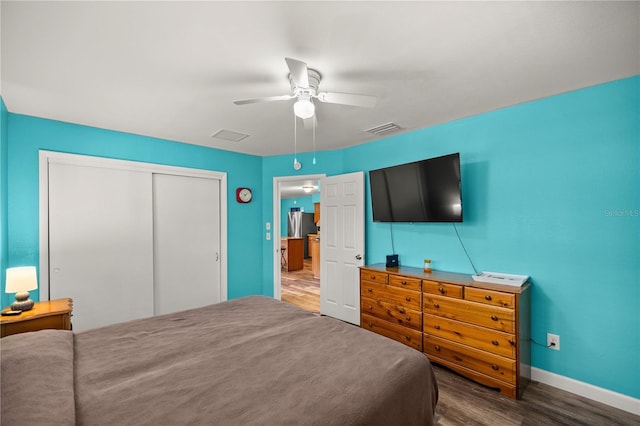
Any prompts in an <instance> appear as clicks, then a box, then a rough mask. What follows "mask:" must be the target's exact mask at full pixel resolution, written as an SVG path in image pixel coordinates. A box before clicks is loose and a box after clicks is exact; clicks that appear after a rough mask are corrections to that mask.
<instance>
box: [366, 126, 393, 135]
mask: <svg viewBox="0 0 640 426" xmlns="http://www.w3.org/2000/svg"><path fill="white" fill-rule="evenodd" d="M400 129H401V127H400V126H398V125H397V124H395V123H387V124H382V125H380V126H377V127H372V128H371V129H368V130H366V131H367V132H369V133H373V134H374V135H386V134H389V133H393V132H397V131H398V130H400Z"/></svg>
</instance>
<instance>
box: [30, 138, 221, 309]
mask: <svg viewBox="0 0 640 426" xmlns="http://www.w3.org/2000/svg"><path fill="white" fill-rule="evenodd" d="M38 157H39V163H38V168H39V189H38V192H39V194H38V197H39V240H40V241H39V243H40V300H49V214H48V212H49V197H48V194H49V190H48V189H49V164H53V163H55V164H75V165H83V166H91V167H103V168H115V169H120V170H132V171H137V172H147V173H156V174H160V173H161V174H169V175H180V176H189V177H200V178H206V179H217V180H219V181H220V251H221V253H220V299H221V300H223V301H224V300H227V297H228V288H227V256H226V253H227V174H226V173H225V172H216V171H211V170H202V169H192V168H187V167H176V166H165V165H161V164H154V163H143V162H138V161H127V160H117V159H113V158H104V157H93V156H88V155H79V154H67V153H62V152H53V151H45V150H40V151H39V153H38Z"/></svg>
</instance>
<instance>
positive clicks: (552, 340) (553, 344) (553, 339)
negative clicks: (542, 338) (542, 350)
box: [547, 333, 560, 351]
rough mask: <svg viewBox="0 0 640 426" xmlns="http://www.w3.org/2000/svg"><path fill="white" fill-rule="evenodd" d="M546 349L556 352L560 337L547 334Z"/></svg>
mask: <svg viewBox="0 0 640 426" xmlns="http://www.w3.org/2000/svg"><path fill="white" fill-rule="evenodd" d="M547 347H548V348H549V349H553V350H556V351H559V350H560V336H558V335H557V334H551V333H547Z"/></svg>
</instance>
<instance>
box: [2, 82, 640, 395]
mask: <svg viewBox="0 0 640 426" xmlns="http://www.w3.org/2000/svg"><path fill="white" fill-rule="evenodd" d="M8 128H9V132H8V156H9V159H10V161H9V162H8V166H9V167H8V175H7V176H8V182H9V186H8V198H6V197H5V198H6V200H5V201H3V203H4V205H3V206H2V209H0V211H1V212H3V213H4V211H5V210H7V211H8V217H9V222H8V223H9V229H8V236H6V234H3V235H2V238H3V242H2V243H3V244H6V241H4V239H7V241H8V246H9V256H8V265H12V264H15V263H17V262H22V261H28V262H30V263H36V262H37V256H38V253H37V249H38V244H37V241H38V235H37V150H38V149H39V148H43V149H50V150H56V151H66V152H74V153H82V154H91V155H100V156H106V157H115V158H123V159H129V160H139V161H149V162H156V163H161V164H171V165H179V166H185V167H197V168H205V169H212V170H221V171H226V172H228V173H229V175H228V177H229V185H228V192H229V193H228V197H229V200H230V202H229V212H228V213H229V214H228V215H229V252H230V253H229V294H230V297H237V296H240V295H244V294H252V293H258V294H259V293H261V294H265V295H273V256H274V255H275V253H274V252H273V243H272V241H267V240H266V238H264V237H263V235H264V223H265V222H271V223H273V221H274V218H273V217H272V216H273V193H272V191H273V178H274V177H278V176H294V175H298V176H302V175H312V174H327V175H336V174H341V173H348V172H352V171H357V170H364V171H368V170H371V169H375V168H379V167H384V166H389V165H394V164H399V163H403V162H408V161H414V160H418V159H422V158H428V157H433V156H438V155H442V154H447V153H451V152H460V155H461V161H462V177H463V181H462V186H463V204H464V207H463V208H464V222H463V223H460V224H458V225H457V227H458V231H459V233H460V236H461V238H462V240H463V242H464V244H465V246H466V248H467V250H468V252H469V255H470V256H471V258H472V260H473V262H474V263H475V265H476V267H477V269H479V270H488V271H499V272H508V273H516V274H525V275H530V276H531V280H532V282H533V287H532V307H531V308H532V309H531V321H532V336H533V338H534V339H535V340H536V341H538V342H545V341H546V333H548V332H550V333H554V334H559V335H560V336H561V350H560V351H553V350H549V349H546V348H543V347H540V346H536V345H533V347H532V350H533V354H532V364H533V366H534V367H537V368H541V369H543V370H547V371H550V372H552V373H556V374H559V375H563V376H566V377H569V378H573V379H576V380H579V381H583V382H586V383H590V384H592V385H595V386H599V387H602V388H605V389H610V390H612V391H615V392H619V393H622V394H625V395H628V396H631V397H634V398H640V388H639V387H638V385H637V384H638V383H640V357H639V356H638V354H639V353H640V313H639V312H640V311H639V309H638V307H639V306H640V186H639V183H640V76H636V77H633V78H628V79H623V80H619V81H614V82H611V83H607V84H602V85H598V86H594V87H589V88H585V89H582V90H577V91H574V92H570V93H566V94H562V95H559V96H554V97H550V98H546V99H542V100H538V101H534V102H529V103H525V104H521V105H517V106H514V107H510V108H505V109H502V110H498V111H493V112H490V113H486V114H481V115H478V116H474V117H470V118H466V119H462V120H457V121H454V122H450V123H446V124H442V125H439V126H433V127H430V128H426V129H422V130H418V131H413V132H409V133H406V134H401V135H397V136H395V137H389V138H386V139H382V140H378V141H375V142H372V143H368V144H364V145H359V146H355V147H352V148H347V149H343V150H337V151H324V152H318V153H317V154H316V157H317V162H316V165H312V162H311V154H300V155H299V156H298V158H299V160H300V161H301V162H302V164H303V167H302V169H301V170H299V171H294V170H293V168H292V162H293V158H292V155H281V156H273V157H265V158H258V157H252V156H245V155H241V154H234V153H228V152H224V151H219V150H214V149H207V148H202V147H195V146H189V145H183V144H177V143H173V142H168V141H162V140H157V139H152V138H145V137H141V136H134V135H127V134H122V133H117V132H110V131H105V130H100V129H92V128H86V127H83V126H77V125H72V124H65V123H58V122H52V121H48V120H41V119H35V118H31V117H24V116H20V115H15V114H11V113H9V114H8ZM3 129H4V126H3ZM4 143H5V144H7V142H4ZM318 144H319V145H321V144H322V141H318ZM3 149H5V150H6V149H7V148H6V147H5V148H3ZM5 158H6V155H4V151H3V161H6V160H5ZM3 173H4V172H3ZM0 176H2V175H0ZM0 178H2V177H0ZM237 186H248V187H251V188H253V189H254V197H255V199H254V202H252V203H250V204H248V205H238V204H237V203H235V201H233V200H234V199H235V195H234V190H235V188H236V187H237ZM368 195H369V191H368V181H367V197H366V205H367V210H366V244H367V246H366V261H367V263H378V262H383V261H384V256H385V255H386V254H388V253H390V252H391V241H390V225H389V224H388V223H386V224H383V223H373V222H372V220H371V211H370V207H369V205H370V201H369V197H368ZM256 217H261V218H262V220H261V222H258V221H257V220H256ZM393 234H394V240H395V250H396V252H397V253H399V255H400V262H401V264H403V265H408V266H417V267H420V266H421V262H422V259H423V258H424V257H429V258H431V259H433V264H434V267H436V268H437V269H441V270H448V271H455V272H465V273H471V272H472V271H473V268H472V267H471V265H470V263H469V261H468V259H467V258H466V256H465V253H464V250H463V248H462V246H461V244H460V242H459V241H458V238H457V236H456V234H455V230H454V229H453V227H452V225H451V224H425V223H423V224H400V223H398V224H394V225H393ZM260 242H262V244H260ZM247 259H251V262H253V263H252V264H254V265H255V264H256V262H258V265H259V266H258V267H256V268H246V267H244V266H245V265H246V260H247Z"/></svg>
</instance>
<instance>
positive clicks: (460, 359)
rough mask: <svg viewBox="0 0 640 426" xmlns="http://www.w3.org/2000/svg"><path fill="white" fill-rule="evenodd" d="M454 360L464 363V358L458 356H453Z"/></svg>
mask: <svg viewBox="0 0 640 426" xmlns="http://www.w3.org/2000/svg"><path fill="white" fill-rule="evenodd" d="M453 359H455V360H456V361H458V362H462V358H460V357H459V356H457V355H454V356H453Z"/></svg>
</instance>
